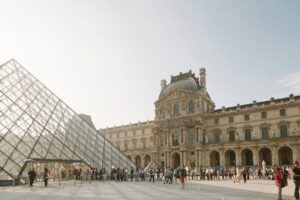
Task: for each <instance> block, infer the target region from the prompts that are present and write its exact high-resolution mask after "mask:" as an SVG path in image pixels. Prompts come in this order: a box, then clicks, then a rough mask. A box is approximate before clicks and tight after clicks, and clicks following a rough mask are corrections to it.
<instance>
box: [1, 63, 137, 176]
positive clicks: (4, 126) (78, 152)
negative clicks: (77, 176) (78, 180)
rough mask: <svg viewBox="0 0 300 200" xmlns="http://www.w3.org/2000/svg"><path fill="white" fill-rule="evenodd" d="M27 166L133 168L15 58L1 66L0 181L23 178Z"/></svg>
mask: <svg viewBox="0 0 300 200" xmlns="http://www.w3.org/2000/svg"><path fill="white" fill-rule="evenodd" d="M29 162H56V163H57V162H60V163H72V162H73V163H84V164H85V165H87V166H88V167H93V168H97V169H103V168H105V169H106V170H107V171H109V170H110V169H111V167H112V166H116V167H121V168H125V167H127V168H130V167H131V166H133V167H134V164H133V163H132V162H131V161H130V160H128V159H127V158H126V156H125V155H124V154H122V153H121V152H120V151H119V150H118V149H116V148H115V147H114V146H113V145H112V144H111V143H110V142H109V141H108V140H106V139H105V138H104V137H103V136H102V135H101V134H99V133H98V132H97V130H96V129H95V127H93V126H91V125H90V124H89V123H88V122H87V121H85V120H84V118H83V117H80V116H79V115H78V114H77V113H76V112H75V111H74V110H72V109H71V108H70V107H69V106H68V105H66V104H65V103H64V102H63V101H62V100H61V99H59V98H58V97H57V96H56V95H55V94H53V93H52V92H51V91H50V90H49V89H48V88H47V87H46V86H45V85H43V84H42V83H41V82H40V81H39V80H37V79H36V78H35V77H34V76H33V75H32V74H30V72H28V71H27V70H26V69H25V68H23V67H22V66H21V65H20V64H19V63H17V62H16V61H15V60H14V59H12V60H10V61H8V62H7V63H5V64H3V65H1V66H0V179H12V178H18V177H20V176H21V174H22V172H23V171H24V169H25V168H26V166H27V164H28V163H29Z"/></svg>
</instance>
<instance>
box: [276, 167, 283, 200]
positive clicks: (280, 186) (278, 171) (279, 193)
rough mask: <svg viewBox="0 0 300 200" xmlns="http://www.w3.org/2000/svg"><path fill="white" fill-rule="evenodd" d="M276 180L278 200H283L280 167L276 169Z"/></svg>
mask: <svg viewBox="0 0 300 200" xmlns="http://www.w3.org/2000/svg"><path fill="white" fill-rule="evenodd" d="M274 180H275V185H276V186H277V188H278V198H277V200H282V195H281V193H282V185H281V183H282V176H281V173H280V167H277V168H276V172H275V176H274Z"/></svg>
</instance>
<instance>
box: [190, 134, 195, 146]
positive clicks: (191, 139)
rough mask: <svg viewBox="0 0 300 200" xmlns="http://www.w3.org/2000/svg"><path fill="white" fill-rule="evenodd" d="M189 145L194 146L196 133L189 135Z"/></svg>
mask: <svg viewBox="0 0 300 200" xmlns="http://www.w3.org/2000/svg"><path fill="white" fill-rule="evenodd" d="M189 144H194V133H190V134H189Z"/></svg>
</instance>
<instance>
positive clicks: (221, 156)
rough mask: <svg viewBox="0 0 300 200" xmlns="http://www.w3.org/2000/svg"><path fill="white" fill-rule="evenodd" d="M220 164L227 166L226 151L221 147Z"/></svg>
mask: <svg viewBox="0 0 300 200" xmlns="http://www.w3.org/2000/svg"><path fill="white" fill-rule="evenodd" d="M219 152H220V165H221V166H225V153H224V149H220V151H219Z"/></svg>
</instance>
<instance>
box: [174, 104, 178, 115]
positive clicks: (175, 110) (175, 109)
mask: <svg viewBox="0 0 300 200" xmlns="http://www.w3.org/2000/svg"><path fill="white" fill-rule="evenodd" d="M178 114H179V106H178V104H175V105H174V115H178Z"/></svg>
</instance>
